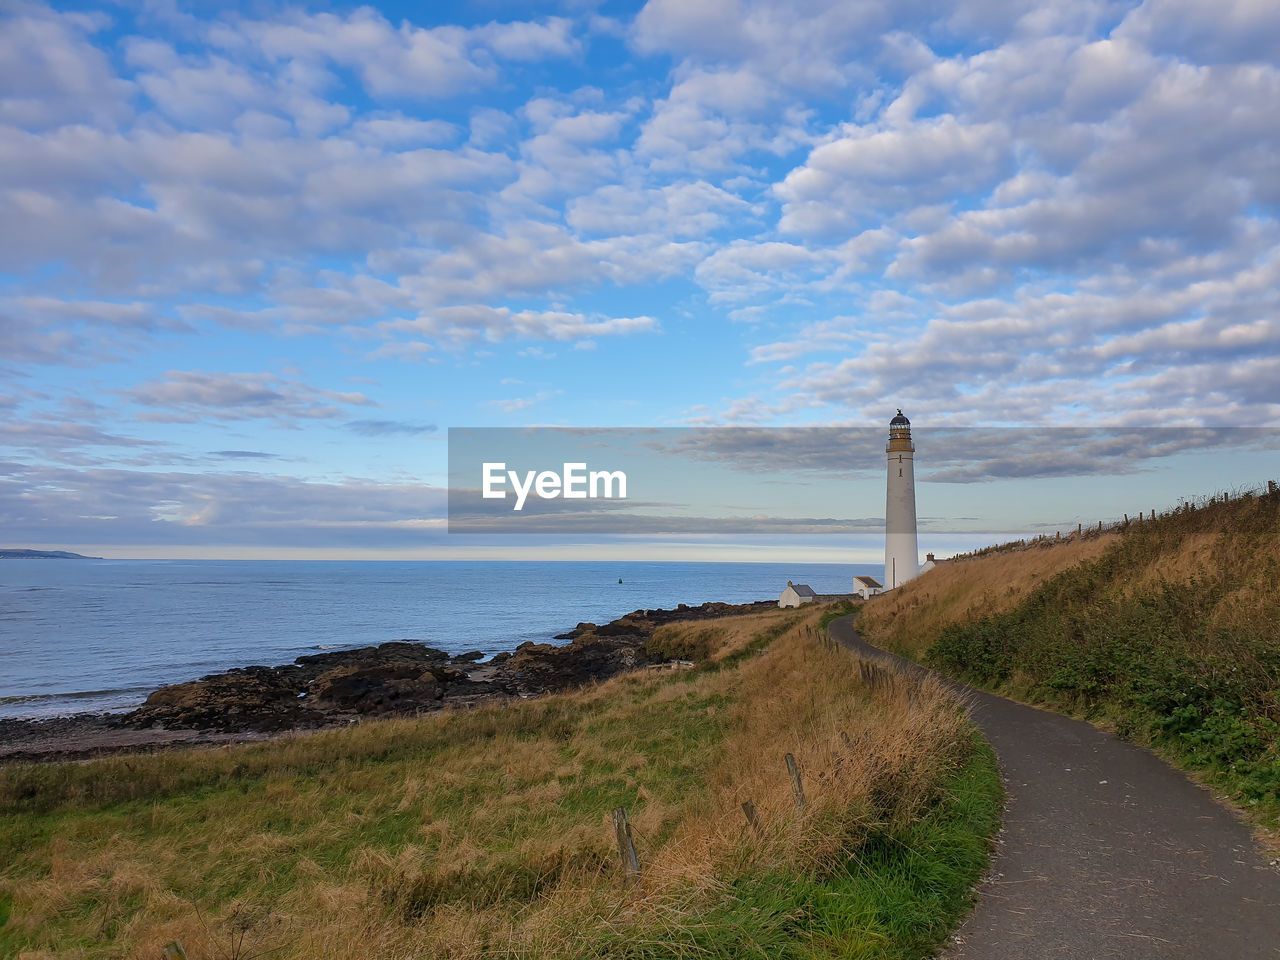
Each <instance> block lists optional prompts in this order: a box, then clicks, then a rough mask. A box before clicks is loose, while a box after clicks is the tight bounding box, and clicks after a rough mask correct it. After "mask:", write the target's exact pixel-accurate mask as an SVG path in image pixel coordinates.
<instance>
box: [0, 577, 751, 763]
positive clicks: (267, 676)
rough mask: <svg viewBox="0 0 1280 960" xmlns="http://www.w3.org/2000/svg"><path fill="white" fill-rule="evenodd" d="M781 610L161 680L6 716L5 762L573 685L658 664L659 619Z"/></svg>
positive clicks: (0, 739) (645, 619) (324, 656)
mask: <svg viewBox="0 0 1280 960" xmlns="http://www.w3.org/2000/svg"><path fill="white" fill-rule="evenodd" d="M775 606H776V603H774V602H771V601H760V602H757V603H751V604H726V603H704V604H702V605H700V606H696V607H690V606H686V605H684V604H681V605H680V606H679V607H677V608H676V609H674V610H635V611H633V612H631V613H628V614H626V615H625V616H622V617H619V618H618V619H617V620H613V621H611V622H609V623H606V624H602V625H596V624H594V623H579V624H578V625H577V626H576V627H575V628H574V629H573V630H571V631H569V632H568V633H564V634H561V635H560V636H558V637H556V639H557V640H563V641H568V642H567V643H563V644H550V643H532V642H527V643H522V644H520V646H518V647H516V649H515V650H514V651H513V652H510V653H499V654H497V655H496V656H494V657H492V658H491V659H489V660H486V661H485V662H483V663H481V662H479V661H480V660H482V659H483V655H482V654H481V653H479V652H478V651H477V652H472V653H463V654H453V655H451V654H448V653H446V652H444V651H443V650H437V649H435V648H433V647H429V646H427V645H426V644H424V643H419V642H417V641H412V640H395V641H391V642H388V643H384V644H381V645H380V646H376V647H362V648H360V649H357V650H335V651H330V652H326V653H317V654H311V655H308V656H302V657H298V658H297V659H296V660H295V661H294V662H293V663H289V664H283V665H280V666H250V667H238V668H236V669H233V670H228V671H226V672H225V673H215V674H210V675H209V676H206V677H201V678H200V679H198V680H191V681H189V682H186V683H177V684H173V685H171V686H167V687H161V688H160V689H159V690H156V691H155V692H153V693H152V694H151V695H150V696H149V697H147V700H146V702H145V703H144V704H143V705H142V706H140V707H138V708H137V709H135V710H132V711H130V712H129V713H125V714H85V715H78V716H71V717H58V718H55V719H51V720H0V763H4V762H6V761H7V762H16V761H24V760H61V759H76V758H82V757H88V756H95V755H99V754H103V753H114V752H121V751H134V750H147V749H157V748H162V747H172V746H191V745H199V744H218V743H227V742H242V741H251V740H261V739H266V738H269V737H272V736H278V735H280V734H282V733H286V732H296V731H306V730H317V729H323V728H327V727H334V726H342V725H345V724H349V723H353V722H358V721H360V720H361V719H364V718H368V717H378V716H414V715H418V714H422V713H429V712H433V711H436V710H445V709H460V708H467V707H472V706H476V705H480V704H488V703H495V702H505V701H511V700H517V699H525V698H528V697H536V696H541V695H543V694H547V693H555V692H558V691H561V690H568V689H571V688H574V687H577V686H580V685H582V684H584V683H590V682H592V681H597V680H603V679H606V678H608V677H611V676H613V675H614V674H617V673H620V672H622V671H624V670H629V669H633V668H636V667H642V666H646V665H648V664H649V663H650V661H649V658H648V656H647V655H646V652H645V642H646V641H647V640H648V639H649V638H650V637H651V636H652V635H653V631H654V630H656V629H657V628H658V627H660V626H662V625H663V624H667V623H674V622H678V621H681V620H705V619H710V618H714V617H725V616H734V615H739V614H745V613H756V612H759V611H761V610H765V609H770V608H773V607H775Z"/></svg>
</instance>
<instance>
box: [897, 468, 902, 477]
mask: <svg viewBox="0 0 1280 960" xmlns="http://www.w3.org/2000/svg"><path fill="white" fill-rule="evenodd" d="M898 476H902V468H901V467H899V468H898Z"/></svg>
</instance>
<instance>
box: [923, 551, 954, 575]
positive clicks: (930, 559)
mask: <svg viewBox="0 0 1280 960" xmlns="http://www.w3.org/2000/svg"><path fill="white" fill-rule="evenodd" d="M950 562H951V561H949V560H939V559H938V558H937V557H935V556H934V555H933V554H932V553H926V554H925V555H924V563H922V564H921V565H920V572H921V573H928V572H929V571H930V570H932V569H933V568H934V567H936V566H938V565H939V564H943V563H950Z"/></svg>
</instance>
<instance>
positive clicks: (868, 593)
mask: <svg viewBox="0 0 1280 960" xmlns="http://www.w3.org/2000/svg"><path fill="white" fill-rule="evenodd" d="M883 592H884V584H883V583H881V582H880V581H879V580H877V579H876V578H875V577H854V578H853V595H854V596H855V597H861V598H862V599H863V600H870V599H871V598H872V597H874V596H875V595H876V594H877V593H883Z"/></svg>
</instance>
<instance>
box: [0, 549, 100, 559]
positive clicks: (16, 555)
mask: <svg viewBox="0 0 1280 960" xmlns="http://www.w3.org/2000/svg"><path fill="white" fill-rule="evenodd" d="M101 559H102V557H86V556H84V555H83V554H79V553H71V552H70V551H69V550H22V549H18V548H16V547H0V560H101Z"/></svg>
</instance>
